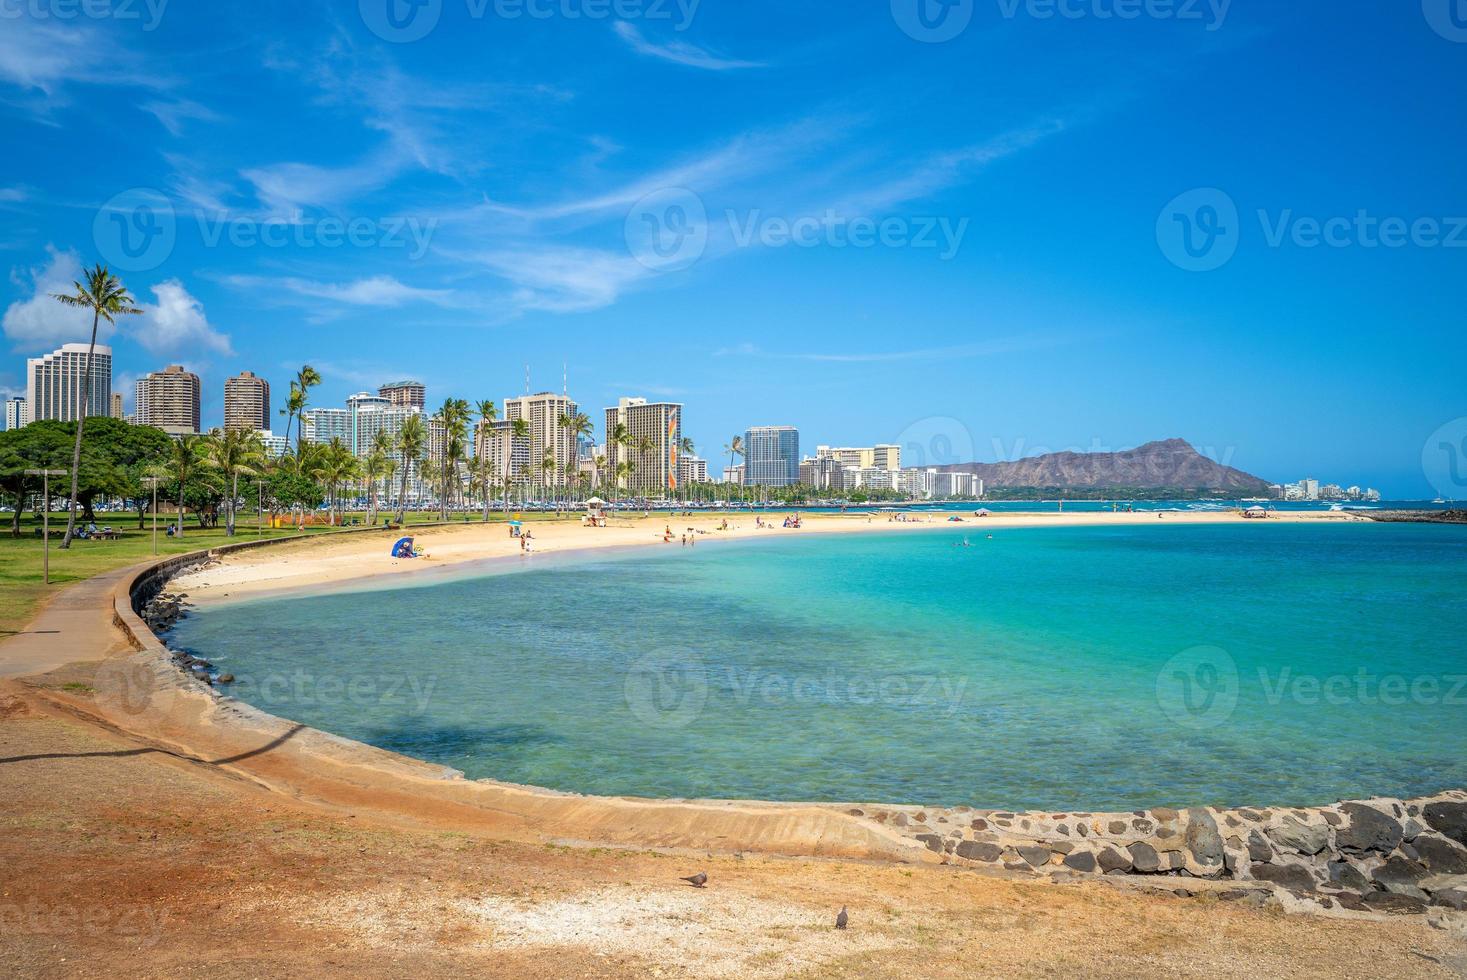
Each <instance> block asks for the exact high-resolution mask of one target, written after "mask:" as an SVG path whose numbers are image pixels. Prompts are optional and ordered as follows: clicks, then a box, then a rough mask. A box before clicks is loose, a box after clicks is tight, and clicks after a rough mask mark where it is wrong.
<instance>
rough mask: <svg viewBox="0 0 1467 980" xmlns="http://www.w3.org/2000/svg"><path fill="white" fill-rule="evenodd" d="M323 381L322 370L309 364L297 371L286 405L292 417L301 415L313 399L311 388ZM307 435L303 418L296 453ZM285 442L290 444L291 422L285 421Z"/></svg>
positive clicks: (297, 438)
mask: <svg viewBox="0 0 1467 980" xmlns="http://www.w3.org/2000/svg"><path fill="white" fill-rule="evenodd" d="M320 383H321V372H320V371H317V370H316V369H315V368H313V367H311V366H310V365H309V364H302V365H301V369H300V370H299V371H297V372H296V373H295V377H294V378H293V379H292V380H291V382H290V394H289V395H288V396H287V397H286V400H285V406H286V408H288V409H289V410H290V414H291V417H292V418H296V417H299V416H301V415H302V414H303V413H304V412H305V410H306V405H307V404H309V403H310V400H311V389H312V388H314V387H316V385H318V384H320ZM305 435H306V422H305V419H304V418H302V419H301V425H300V429H299V431H298V433H297V435H296V447H295V448H296V455H297V456H299V455H300V444H301V441H302V440H303V439H305ZM285 442H286V444H287V445H289V444H290V422H289V421H287V422H286V423H285Z"/></svg>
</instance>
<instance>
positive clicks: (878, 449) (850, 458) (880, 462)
mask: <svg viewBox="0 0 1467 980" xmlns="http://www.w3.org/2000/svg"><path fill="white" fill-rule="evenodd" d="M815 458H816V459H834V460H836V461H838V462H839V463H840V465H841V466H854V467H855V468H856V469H858V470H899V469H901V468H902V447H901V446H893V445H886V444H883V445H880V446H867V447H856V448H850V447H838V446H817V447H815Z"/></svg>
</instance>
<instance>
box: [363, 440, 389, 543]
mask: <svg viewBox="0 0 1467 980" xmlns="http://www.w3.org/2000/svg"><path fill="white" fill-rule="evenodd" d="M386 469H387V454H386V453H383V452H379V451H378V450H377V449H376V448H375V447H373V448H372V450H371V451H369V452H368V453H367V455H366V457H365V458H364V459H363V460H362V466H361V472H362V480H363V482H365V483H366V487H367V523H368V524H376V523H377V481H378V480H380V479H382V474H383V473H384V472H385V471H386Z"/></svg>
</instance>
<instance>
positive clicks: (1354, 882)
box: [1329, 861, 1370, 892]
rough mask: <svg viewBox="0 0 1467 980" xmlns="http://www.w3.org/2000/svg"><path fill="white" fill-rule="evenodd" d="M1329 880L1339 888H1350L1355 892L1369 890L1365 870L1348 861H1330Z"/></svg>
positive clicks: (1368, 881) (1368, 880)
mask: <svg viewBox="0 0 1467 980" xmlns="http://www.w3.org/2000/svg"><path fill="white" fill-rule="evenodd" d="M1329 880H1330V881H1332V882H1334V883H1335V884H1336V885H1339V886H1340V887H1341V888H1352V889H1354V890H1355V891H1357V892H1363V891H1369V890H1370V879H1369V878H1366V877H1365V872H1363V871H1361V870H1360V869H1359V868H1357V867H1355V866H1354V865H1353V864H1351V863H1350V862H1349V861H1331V862H1330V863H1329Z"/></svg>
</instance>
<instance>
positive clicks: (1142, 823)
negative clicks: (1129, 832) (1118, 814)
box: [1131, 820, 1156, 834]
mask: <svg viewBox="0 0 1467 980" xmlns="http://www.w3.org/2000/svg"><path fill="white" fill-rule="evenodd" d="M1131 828H1132V829H1133V830H1135V831H1136V832H1137V833H1140V834H1149V833H1151V832H1152V831H1153V830H1155V829H1156V825H1155V824H1153V823H1152V822H1151V821H1150V820H1132V821H1131Z"/></svg>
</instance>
